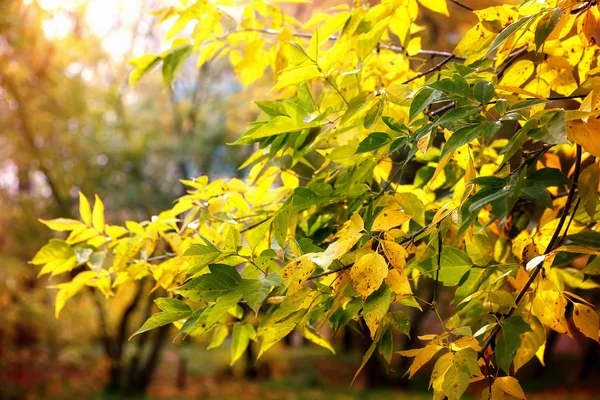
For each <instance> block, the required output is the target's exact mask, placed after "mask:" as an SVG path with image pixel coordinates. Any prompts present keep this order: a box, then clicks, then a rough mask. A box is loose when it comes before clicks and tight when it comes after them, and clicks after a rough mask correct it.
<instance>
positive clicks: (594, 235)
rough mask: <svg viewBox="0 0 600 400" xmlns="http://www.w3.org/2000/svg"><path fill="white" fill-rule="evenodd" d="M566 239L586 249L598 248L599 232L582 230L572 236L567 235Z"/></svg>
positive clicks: (599, 243) (599, 241)
mask: <svg viewBox="0 0 600 400" xmlns="http://www.w3.org/2000/svg"><path fill="white" fill-rule="evenodd" d="M567 239H568V240H570V241H571V242H572V243H573V244H576V245H578V246H586V247H596V248H598V247H600V232H597V231H592V230H588V229H586V230H583V231H580V232H577V233H574V234H572V235H568V236H567Z"/></svg>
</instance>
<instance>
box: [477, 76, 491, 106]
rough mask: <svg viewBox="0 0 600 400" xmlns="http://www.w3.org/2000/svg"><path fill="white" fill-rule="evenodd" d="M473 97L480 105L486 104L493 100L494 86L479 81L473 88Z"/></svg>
mask: <svg viewBox="0 0 600 400" xmlns="http://www.w3.org/2000/svg"><path fill="white" fill-rule="evenodd" d="M473 97H474V98H475V100H477V101H478V102H480V103H481V104H487V103H489V102H490V101H491V100H492V99H493V98H494V85H492V83H491V82H488V81H485V80H481V81H479V82H477V83H476V84H475V86H474V87H473Z"/></svg>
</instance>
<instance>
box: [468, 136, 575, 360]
mask: <svg viewBox="0 0 600 400" xmlns="http://www.w3.org/2000/svg"><path fill="white" fill-rule="evenodd" d="M581 153H582V150H581V146H580V145H577V156H576V157H577V158H576V160H575V171H574V172H573V182H572V183H571V187H570V188H569V195H568V197H567V201H566V203H565V206H564V208H563V211H562V214H561V216H560V220H559V222H558V225H557V226H556V229H555V230H554V234H553V235H552V238H551V239H550V242H549V243H548V246H547V247H546V250H545V251H544V255H546V254H548V253H550V252H551V251H552V250H553V249H554V244H555V242H556V239H557V238H558V235H559V234H560V232H561V230H562V228H563V225H564V224H565V220H566V219H567V216H568V215H569V211H570V209H571V205H572V204H573V199H574V198H575V188H576V186H577V182H578V180H579V171H580V169H581ZM543 266H544V263H543V262H542V263H539V264H538V265H537V266H536V267H535V268H534V269H533V272H532V273H531V276H530V277H529V279H528V280H527V282H526V283H525V285H524V286H523V288H522V289H521V291H520V292H519V294H518V295H517V298H516V299H515V305H516V306H518V305H519V302H520V301H521V300H522V299H523V297H525V294H526V293H527V291H528V290H529V287H530V286H531V285H532V284H533V281H534V280H535V278H536V277H537V276H538V274H539V273H540V271H541V270H542V268H543ZM516 306H513V307H511V308H510V309H509V310H508V312H507V313H506V314H504V317H503V320H504V319H506V318H508V317H510V316H511V315H512V314H513V313H514V312H515V310H516V309H517V307H516ZM501 330H502V325H501V324H498V325H496V326H495V327H494V329H493V330H492V332H491V333H490V335H489V336H488V337H487V339H486V340H485V342H483V345H482V346H481V350H480V351H479V357H480V358H481V357H483V355H484V354H485V350H486V349H487V348H488V347H489V346H490V345H491V344H492V342H493V341H494V339H495V338H496V336H497V335H498V333H500V331H501Z"/></svg>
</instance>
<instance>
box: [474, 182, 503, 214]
mask: <svg viewBox="0 0 600 400" xmlns="http://www.w3.org/2000/svg"><path fill="white" fill-rule="evenodd" d="M512 193H513V191H512V186H505V187H503V188H502V189H486V190H482V191H480V192H478V193H477V194H476V195H475V196H473V197H471V200H473V203H471V205H470V206H469V212H470V213H473V212H475V211H477V210H480V209H482V208H483V207H485V206H487V205H488V204H490V203H491V202H494V201H496V200H500V199H506V198H508V197H509V196H510V195H511V194H512Z"/></svg>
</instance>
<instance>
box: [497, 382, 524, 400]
mask: <svg viewBox="0 0 600 400" xmlns="http://www.w3.org/2000/svg"><path fill="white" fill-rule="evenodd" d="M494 384H495V385H497V386H498V387H499V388H500V389H502V391H504V392H506V393H507V394H509V395H511V396H513V397H516V398H517V399H525V393H524V392H523V389H522V388H521V385H519V381H518V380H516V379H515V378H513V377H512V376H502V377H499V378H496V381H495V382H494Z"/></svg>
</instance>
